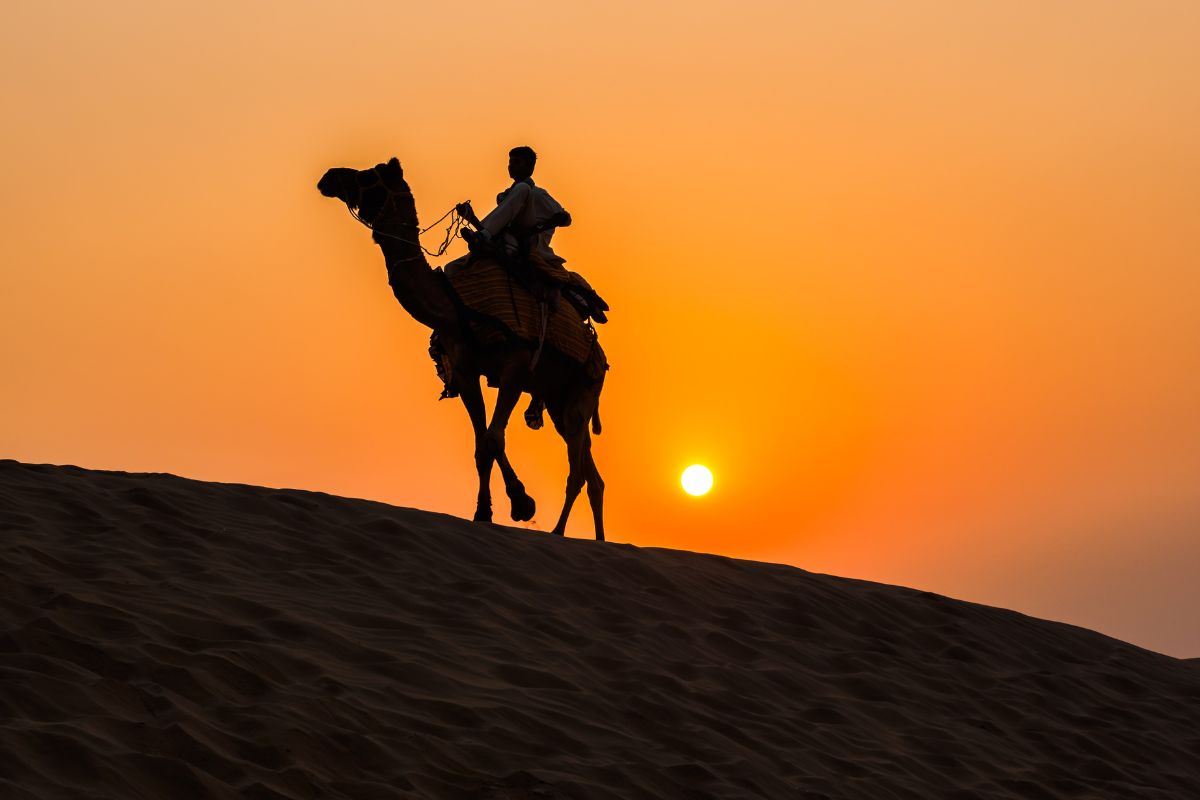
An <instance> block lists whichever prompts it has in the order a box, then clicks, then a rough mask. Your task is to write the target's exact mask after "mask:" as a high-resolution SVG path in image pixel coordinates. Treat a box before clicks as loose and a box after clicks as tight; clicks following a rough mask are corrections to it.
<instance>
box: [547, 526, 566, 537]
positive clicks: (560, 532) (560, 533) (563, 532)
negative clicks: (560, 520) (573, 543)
mask: <svg viewBox="0 0 1200 800" xmlns="http://www.w3.org/2000/svg"><path fill="white" fill-rule="evenodd" d="M550 535H551V536H566V535H567V532H566V530H563V529H560V528H555V529H554V530H552V531H550Z"/></svg>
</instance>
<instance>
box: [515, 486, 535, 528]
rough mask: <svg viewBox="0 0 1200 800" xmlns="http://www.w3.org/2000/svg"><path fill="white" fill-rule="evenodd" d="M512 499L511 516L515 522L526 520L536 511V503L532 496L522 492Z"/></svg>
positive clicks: (531, 517)
mask: <svg viewBox="0 0 1200 800" xmlns="http://www.w3.org/2000/svg"><path fill="white" fill-rule="evenodd" d="M511 500H512V518H513V520H514V521H516V522H528V521H529V520H531V519H533V515H534V513H535V512H536V511H537V503H535V502H533V498H532V497H530V496H529V495H527V494H525V493H524V492H522V493H521V494H519V495H517V496H516V497H513V498H511Z"/></svg>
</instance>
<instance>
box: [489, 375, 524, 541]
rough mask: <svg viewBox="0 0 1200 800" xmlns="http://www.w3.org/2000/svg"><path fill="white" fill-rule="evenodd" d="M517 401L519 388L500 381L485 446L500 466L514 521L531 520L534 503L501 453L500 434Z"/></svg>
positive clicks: (517, 385) (505, 454)
mask: <svg viewBox="0 0 1200 800" xmlns="http://www.w3.org/2000/svg"><path fill="white" fill-rule="evenodd" d="M520 399H521V388H520V385H519V384H518V383H516V382H514V381H502V382H501V383H500V391H499V393H498V395H497V396H496V409H495V411H493V412H492V423H491V425H489V426H488V429H487V437H486V439H487V444H488V446H489V449H490V451H491V455H492V457H494V458H495V459H496V463H498V464H499V465H500V474H501V475H503V476H504V491H505V493H506V494H507V495H508V499H509V500H510V501H512V518H513V519H514V520H515V521H517V522H526V521H528V520H531V519H533V515H534V512H536V511H537V504H536V503H534V502H533V498H532V497H530V496H529V494H528V493H526V491H525V484H523V483H521V479H520V478H518V477H517V471H516V470H515V469H513V467H512V464H510V463H509V462H508V454H507V453H505V451H504V431H505V429H506V428H508V419H509V417H511V416H512V412H513V409H514V408H516V406H517V401H518V400H520Z"/></svg>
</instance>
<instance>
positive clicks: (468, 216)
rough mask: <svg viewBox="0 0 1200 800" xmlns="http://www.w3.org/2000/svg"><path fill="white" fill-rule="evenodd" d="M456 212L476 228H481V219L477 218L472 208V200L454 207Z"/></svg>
mask: <svg viewBox="0 0 1200 800" xmlns="http://www.w3.org/2000/svg"><path fill="white" fill-rule="evenodd" d="M454 210H455V211H457V212H458V215H459V216H460V217H462V218H463V219H465V220H466V221H467V222H469V223H471V224H472V225H474V226H475V227H476V228H478V227H479V217H477V216H475V209H473V208H471V201H470V200H464V201H463V202H461V203H459V204H458V205H456V206H455V207H454Z"/></svg>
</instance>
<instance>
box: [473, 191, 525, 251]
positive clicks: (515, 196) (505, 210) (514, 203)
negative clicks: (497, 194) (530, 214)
mask: <svg viewBox="0 0 1200 800" xmlns="http://www.w3.org/2000/svg"><path fill="white" fill-rule="evenodd" d="M530 191H532V190H531V189H530V188H529V184H527V183H518V184H516V185H514V186H513V187H512V188H511V189H509V190H508V193H507V194H506V195H505V196H504V200H503V201H502V202H501V203H500V205H498V206H496V207H495V208H494V209H492V213H490V214H488V215H487V216H486V217H484V218H483V220H482V221H481V222H480V223H479V226H478V227H479V228H480V229H481V230H485V231H487V232H488V233H489V234H491V236H492V237H493V238H494V237H496V236H499V235H500V232H501V231H502V230H504V229H505V228H506V227H508V224H509V223H510V222H512V221H513V220H514V219H516V216H517V214H520V213H521V209H523V208H525V204H526V203H527V202H529V193H530Z"/></svg>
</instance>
